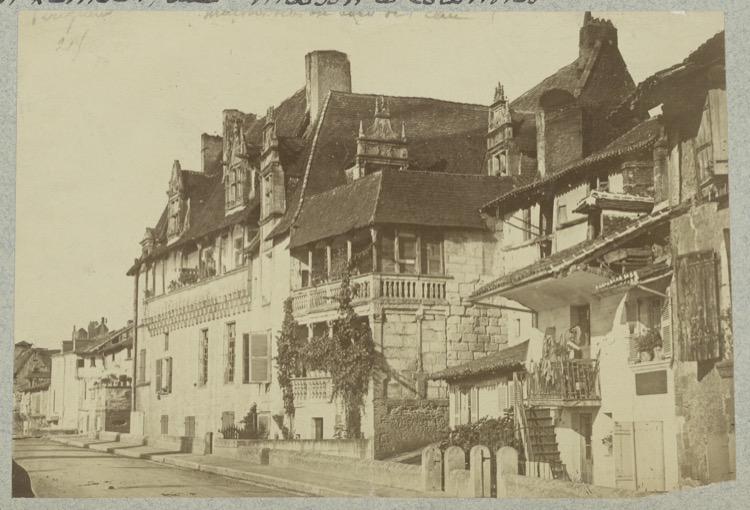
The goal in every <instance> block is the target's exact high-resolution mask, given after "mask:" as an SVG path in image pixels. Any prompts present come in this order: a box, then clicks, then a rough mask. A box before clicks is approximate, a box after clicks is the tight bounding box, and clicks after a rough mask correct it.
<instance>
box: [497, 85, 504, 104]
mask: <svg viewBox="0 0 750 510" xmlns="http://www.w3.org/2000/svg"><path fill="white" fill-rule="evenodd" d="M495 101H505V87H504V86H503V84H502V83H500V82H497V87H495Z"/></svg>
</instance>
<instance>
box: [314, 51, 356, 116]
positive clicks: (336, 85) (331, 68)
mask: <svg viewBox="0 0 750 510" xmlns="http://www.w3.org/2000/svg"><path fill="white" fill-rule="evenodd" d="M305 71H306V77H307V79H306V81H305V93H306V96H307V112H308V113H309V114H310V123H311V124H312V123H313V122H315V119H316V118H317V117H318V114H319V113H320V110H321V108H322V107H323V103H325V100H326V97H328V92H330V91H332V90H335V91H338V92H351V91H352V74H351V67H350V65H349V57H347V55H346V53H341V52H340V51H333V50H328V51H313V52H312V53H308V54H307V55H305Z"/></svg>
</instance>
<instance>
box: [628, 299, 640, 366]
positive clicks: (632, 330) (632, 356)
mask: <svg viewBox="0 0 750 510" xmlns="http://www.w3.org/2000/svg"><path fill="white" fill-rule="evenodd" d="M625 321H626V322H627V324H628V343H629V345H630V349H629V353H628V361H635V360H637V359H638V345H637V344H636V342H635V337H636V335H637V334H638V302H637V301H626V302H625Z"/></svg>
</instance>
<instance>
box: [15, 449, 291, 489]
mask: <svg viewBox="0 0 750 510" xmlns="http://www.w3.org/2000/svg"><path fill="white" fill-rule="evenodd" d="M13 460H14V461H15V462H17V463H18V465H19V466H21V467H22V468H23V470H25V471H26V472H27V473H28V475H29V477H30V479H31V486H32V490H33V491H34V494H35V495H36V497H38V498H45V497H47V498H49V497H53V498H140V497H165V496H172V497H181V498H213V497H224V498H226V497H235V498H265V497H294V496H304V495H306V494H303V493H300V492H292V491H287V490H282V489H277V488H272V487H270V486H266V485H263V484H258V483H253V482H246V481H241V480H236V479H232V478H227V477H223V476H219V475H215V474H211V473H206V472H203V471H194V470H191V469H183V468H179V467H175V466H170V465H167V464H163V463H157V462H149V461H146V460H138V459H131V458H126V457H120V456H114V455H110V454H107V453H103V452H99V451H92V450H89V449H82V448H76V447H73V446H66V445H63V444H60V443H56V442H53V441H51V440H49V439H46V438H38V439H33V438H30V439H21V440H14V441H13Z"/></svg>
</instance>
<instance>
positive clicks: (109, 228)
mask: <svg viewBox="0 0 750 510" xmlns="http://www.w3.org/2000/svg"><path fill="white" fill-rule="evenodd" d="M106 14H107V13H94V12H89V13H80V12H79V13H65V12H56V13H49V12H47V13H42V12H32V11H26V12H21V13H20V14H19V30H18V38H19V42H18V48H19V58H18V152H17V155H18V160H17V179H16V182H17V194H16V259H15V267H16V285H15V341H16V342H19V341H21V340H26V341H28V342H32V343H34V344H35V345H37V346H39V347H50V348H59V347H60V342H61V340H63V339H65V340H67V339H69V338H70V333H71V331H72V329H73V326H74V325H75V326H77V327H82V326H86V325H87V324H88V322H89V321H91V320H98V319H99V318H100V317H102V316H105V317H107V319H108V325H109V327H110V329H116V328H119V327H121V326H123V325H124V324H125V323H126V321H127V320H128V319H130V318H132V312H133V281H132V278H130V277H127V276H125V272H126V271H127V269H128V268H129V267H130V266H131V265H132V263H133V260H134V258H135V257H137V256H138V255H139V254H140V246H139V244H138V243H139V241H140V240H141V238H142V237H143V233H144V230H145V228H146V227H147V226H153V225H154V224H155V223H156V220H157V219H158V216H159V214H160V213H161V211H162V209H163V208H164V206H165V204H166V189H167V183H168V181H169V176H170V171H171V168H172V162H173V160H175V159H179V160H180V162H181V163H182V168H186V169H193V170H200V164H199V156H200V135H201V133H204V132H208V133H219V131H220V128H221V112H222V110H224V109H228V108H236V109H239V110H242V111H245V112H253V113H258V114H264V113H265V111H266V108H267V107H268V106H269V105H276V104H278V103H279V102H280V101H282V100H283V99H284V98H286V97H288V96H289V95H291V94H293V93H294V92H295V91H296V90H298V89H300V88H302V87H303V86H304V79H305V67H304V56H305V54H306V53H308V52H310V51H312V50H322V49H336V50H340V51H344V52H346V53H348V54H349V60H350V62H351V70H352V88H353V91H354V92H370V93H382V94H388V95H399V96H423V97H435V98H440V99H447V100H453V101H460V102H467V103H478V104H488V103H489V102H490V101H491V99H492V94H493V91H494V87H495V84H496V83H497V82H498V81H501V82H502V83H503V84H504V85H505V90H506V93H507V94H508V95H509V96H510V98H511V99H512V98H515V97H517V96H518V95H520V94H521V93H523V92H524V91H525V90H527V89H528V88H530V87H532V86H533V85H535V84H536V83H538V82H539V81H540V80H541V79H543V78H545V77H546V76H548V75H550V74H552V73H554V72H555V71H556V70H557V69H559V68H560V67H563V66H564V65H566V64H568V63H570V62H572V61H573V60H574V59H575V58H576V57H577V55H578V29H579V28H580V25H581V23H582V21H583V14H582V13H570V14H567V13H564V14H560V13H543V12H535V13H533V14H532V13H495V14H494V15H493V14H491V13H486V14H485V13H478V14H461V16H462V17H464V18H465V19H462V20H436V19H430V18H428V17H426V16H425V15H424V14H417V13H414V14H411V15H400V16H393V15H391V16H388V17H386V16H385V15H384V14H376V15H373V16H368V17H356V18H354V17H350V16H341V15H339V14H329V15H327V16H310V15H307V14H304V13H298V14H297V15H295V16H289V15H288V14H285V15H283V16H279V15H277V16H274V15H272V14H269V15H267V16H259V15H258V14H257V13H253V14H252V15H247V16H236V15H231V16H212V17H208V18H207V17H206V14H205V13H198V12H192V13H190V12H185V13H180V12H168V13H167V12H116V13H108V15H106ZM605 14H606V15H605ZM103 15H105V16H103ZM209 16H210V15H209ZM594 16H596V17H608V18H610V19H612V21H613V22H614V23H615V25H616V26H617V28H618V30H619V46H620V51H621V53H622V54H623V57H624V58H625V62H626V63H627V64H628V68H629V70H630V73H631V75H632V76H633V79H634V80H635V81H636V83H637V82H640V81H641V80H643V79H644V78H646V77H647V76H649V75H650V74H652V73H654V72H655V71H658V70H660V69H663V68H665V67H668V66H670V65H673V64H675V63H677V62H679V61H681V60H682V59H684V58H685V57H686V56H687V55H688V53H690V52H691V51H692V50H694V49H695V48H697V47H698V46H699V45H700V44H702V43H703V42H704V41H705V40H707V39H708V38H709V37H711V36H712V35H714V34H715V33H716V32H718V31H720V30H722V29H723V14H722V13H688V14H680V13H675V14H672V13H648V14H640V13H597V12H595V13H594Z"/></svg>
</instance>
